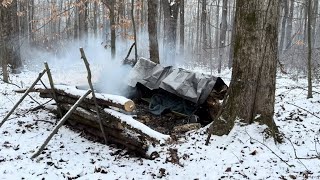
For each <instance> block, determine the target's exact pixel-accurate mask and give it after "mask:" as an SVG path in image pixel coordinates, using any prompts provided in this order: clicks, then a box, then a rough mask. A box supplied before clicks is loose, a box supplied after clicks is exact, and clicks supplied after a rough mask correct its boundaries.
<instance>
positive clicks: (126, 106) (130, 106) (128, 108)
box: [124, 100, 136, 112]
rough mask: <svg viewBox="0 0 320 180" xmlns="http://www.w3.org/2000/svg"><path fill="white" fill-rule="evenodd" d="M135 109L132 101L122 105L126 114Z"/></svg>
mask: <svg viewBox="0 0 320 180" xmlns="http://www.w3.org/2000/svg"><path fill="white" fill-rule="evenodd" d="M135 108H136V106H135V104H134V102H133V101H132V100H130V101H127V102H125V103H124V110H125V111H127V112H132V111H133V110H134V109H135Z"/></svg>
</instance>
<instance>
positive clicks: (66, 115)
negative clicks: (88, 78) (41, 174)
mask: <svg viewBox="0 0 320 180" xmlns="http://www.w3.org/2000/svg"><path fill="white" fill-rule="evenodd" d="M91 92H92V91H91V89H89V90H88V91H87V92H86V93H85V94H84V95H82V96H81V97H80V99H78V101H77V102H76V103H75V104H74V105H73V106H72V107H71V108H70V110H69V111H68V112H67V113H66V114H65V115H64V116H63V117H62V119H61V120H60V121H59V123H58V124H57V125H56V126H55V127H54V129H53V131H52V132H51V134H50V135H49V136H48V137H47V139H46V140H45V141H44V143H43V144H42V145H41V147H40V148H39V149H38V151H37V152H36V153H34V154H33V155H32V156H31V159H34V158H36V157H38V156H39V155H40V153H41V152H42V151H43V149H44V148H45V147H46V145H47V144H48V143H49V141H50V140H51V138H52V137H53V135H54V134H56V133H57V132H58V130H59V128H60V127H61V126H62V125H63V124H64V122H65V121H66V120H67V119H68V118H69V117H70V116H71V114H72V113H73V111H74V110H76V108H77V107H78V106H79V105H80V103H81V102H82V101H83V100H84V99H85V98H86V97H87V96H88V95H89V94H90V93H91Z"/></svg>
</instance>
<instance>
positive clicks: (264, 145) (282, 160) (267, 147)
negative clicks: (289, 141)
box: [246, 131, 294, 167]
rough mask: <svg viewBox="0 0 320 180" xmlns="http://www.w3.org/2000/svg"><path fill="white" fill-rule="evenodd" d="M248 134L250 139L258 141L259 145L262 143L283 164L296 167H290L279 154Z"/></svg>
mask: <svg viewBox="0 0 320 180" xmlns="http://www.w3.org/2000/svg"><path fill="white" fill-rule="evenodd" d="M246 134H247V135H248V136H249V137H250V139H252V140H255V141H257V142H258V143H260V144H261V145H263V146H264V147H266V148H268V149H269V150H270V151H271V152H272V154H274V155H275V156H277V157H278V158H279V159H280V160H281V161H282V162H284V163H285V164H286V165H288V166H289V167H294V165H290V164H288V163H287V162H286V161H285V160H284V159H282V158H281V157H280V156H279V155H278V154H276V153H275V152H274V151H273V150H272V149H271V148H269V147H268V146H267V145H265V144H264V143H262V142H260V141H259V140H257V139H254V138H253V137H251V136H250V134H249V133H248V132H247V131H246Z"/></svg>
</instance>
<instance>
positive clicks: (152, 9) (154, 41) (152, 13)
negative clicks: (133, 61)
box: [148, 0, 160, 64]
mask: <svg viewBox="0 0 320 180" xmlns="http://www.w3.org/2000/svg"><path fill="white" fill-rule="evenodd" d="M157 3H158V1H157V0H149V1H148V33H149V52H150V60H151V61H153V62H155V63H157V64H159V63H160V61H159V48H158V38H157V21H156V20H157Z"/></svg>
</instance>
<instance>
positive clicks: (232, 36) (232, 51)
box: [228, 4, 236, 69]
mask: <svg viewBox="0 0 320 180" xmlns="http://www.w3.org/2000/svg"><path fill="white" fill-rule="evenodd" d="M234 5H235V4H234ZM234 14H235V10H234V8H232V18H231V19H232V20H231V23H232V31H231V40H230V52H229V61H228V68H229V69H231V68H232V62H233V55H234V38H235V30H236V26H235V17H234Z"/></svg>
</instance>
